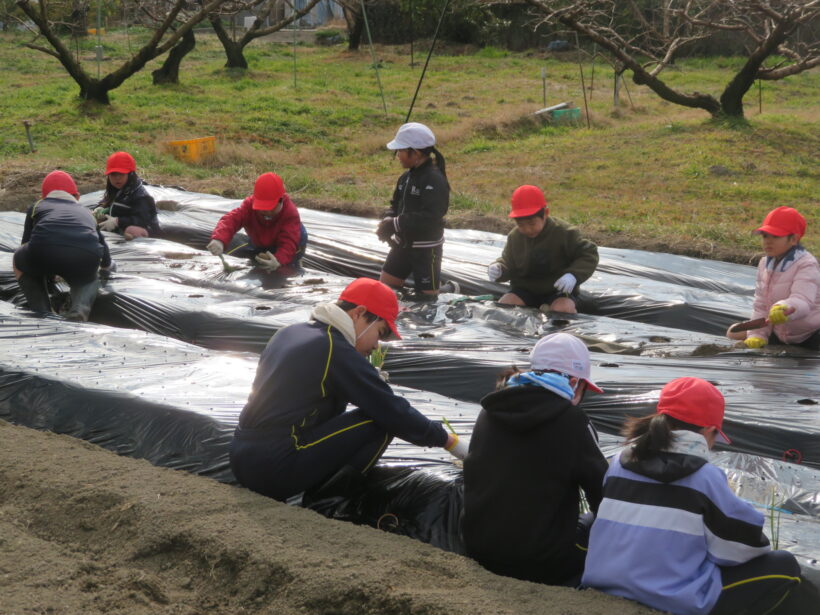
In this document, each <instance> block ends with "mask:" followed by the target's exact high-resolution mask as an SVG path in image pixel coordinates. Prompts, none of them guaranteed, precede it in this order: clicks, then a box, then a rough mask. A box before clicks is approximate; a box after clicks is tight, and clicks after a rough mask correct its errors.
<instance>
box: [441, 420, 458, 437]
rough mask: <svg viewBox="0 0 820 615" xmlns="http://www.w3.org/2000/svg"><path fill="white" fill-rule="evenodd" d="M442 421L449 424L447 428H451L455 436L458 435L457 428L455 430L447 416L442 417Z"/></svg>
mask: <svg viewBox="0 0 820 615" xmlns="http://www.w3.org/2000/svg"><path fill="white" fill-rule="evenodd" d="M441 422H442V423H444V424H445V425H447V429H449V430H450V433H452V434H453V435H454V436H457V435H458V434H457V433H456V430H455V429H453V426H452V425H451V424H450V421H448V420H447V417H446V416H443V417H441Z"/></svg>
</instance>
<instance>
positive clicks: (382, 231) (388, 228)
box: [376, 218, 396, 241]
mask: <svg viewBox="0 0 820 615" xmlns="http://www.w3.org/2000/svg"><path fill="white" fill-rule="evenodd" d="M395 232H396V227H395V225H394V224H393V218H384V219H383V220H382V221H381V222H379V226H378V227H377V228H376V237H378V238H379V241H387V240H388V239H390V237H392V236H393V233H395Z"/></svg>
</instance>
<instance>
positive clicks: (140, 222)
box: [94, 152, 160, 240]
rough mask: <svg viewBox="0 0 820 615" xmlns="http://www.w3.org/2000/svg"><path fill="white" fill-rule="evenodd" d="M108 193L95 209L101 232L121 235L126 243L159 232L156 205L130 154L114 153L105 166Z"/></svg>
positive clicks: (152, 235) (154, 235)
mask: <svg viewBox="0 0 820 615" xmlns="http://www.w3.org/2000/svg"><path fill="white" fill-rule="evenodd" d="M105 177H106V179H105V193H103V197H102V199H101V200H100V202H99V203H98V206H97V208H96V209H95V210H94V217H95V218H96V219H97V221H98V222H99V226H100V229H101V230H103V231H108V232H117V233H122V235H123V237H125V239H127V240H131V239H134V238H136V237H156V236H158V235H159V233H160V227H159V218H157V206H156V203H154V197H152V196H151V195H150V194H148V190H146V189H145V186H144V185H143V181H142V179H140V177H139V176H138V175H137V163H136V161H135V160H134V157H133V156H132V155H131V154H129V153H128V152H114V153H113V154H111V155H110V156H109V157H108V160H107V161H106V163H105Z"/></svg>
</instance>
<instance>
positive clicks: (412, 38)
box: [410, 0, 416, 68]
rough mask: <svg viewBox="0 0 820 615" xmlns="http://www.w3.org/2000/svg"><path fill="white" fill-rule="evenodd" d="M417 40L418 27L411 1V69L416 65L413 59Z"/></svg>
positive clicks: (411, 0)
mask: <svg viewBox="0 0 820 615" xmlns="http://www.w3.org/2000/svg"><path fill="white" fill-rule="evenodd" d="M415 38H416V25H415V22H414V21H413V0H410V68H413V67H414V66H415V65H416V62H415V60H414V58H413V42H414V41H415Z"/></svg>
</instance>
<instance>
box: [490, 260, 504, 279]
mask: <svg viewBox="0 0 820 615" xmlns="http://www.w3.org/2000/svg"><path fill="white" fill-rule="evenodd" d="M502 273H504V268H503V267H501V263H493V264H491V265H490V266H489V267H487V278H489V280H490V282H495V281H496V280H497V279H498V278H500V277H501V274H502Z"/></svg>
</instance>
